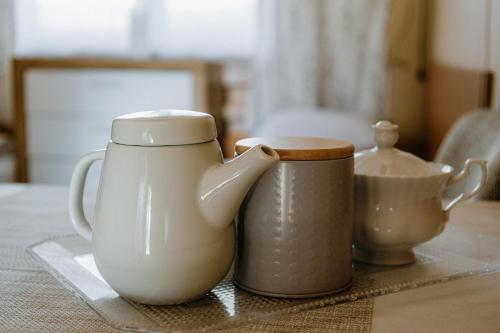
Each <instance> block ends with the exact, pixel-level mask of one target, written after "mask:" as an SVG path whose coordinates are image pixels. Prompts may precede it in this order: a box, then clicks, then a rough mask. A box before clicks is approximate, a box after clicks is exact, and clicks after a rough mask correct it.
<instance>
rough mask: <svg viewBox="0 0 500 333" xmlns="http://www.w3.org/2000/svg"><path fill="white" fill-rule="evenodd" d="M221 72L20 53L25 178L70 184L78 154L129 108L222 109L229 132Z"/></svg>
mask: <svg viewBox="0 0 500 333" xmlns="http://www.w3.org/2000/svg"><path fill="white" fill-rule="evenodd" d="M219 72H220V69H219V66H217V65H215V64H208V63H204V62H194V61H193V62H191V61H188V62H182V61H168V62H165V61H126V60H109V59H64V60H62V59H16V60H15V61H14V89H15V91H14V94H15V115H16V130H17V131H16V137H17V140H16V147H15V148H16V152H17V154H16V155H17V180H18V181H23V182H24V181H30V182H35V183H49V184H68V183H69V179H70V176H71V172H72V170H73V166H74V164H75V163H76V161H77V160H78V159H79V158H80V157H81V156H82V155H83V154H85V153H87V152H90V151H92V150H96V149H100V148H104V147H105V146H106V144H107V142H108V141H109V138H110V133H111V122H112V119H113V118H114V117H116V116H119V115H121V114H125V113H130V112H137V111H142V110H153V109H190V110H199V111H203V112H208V113H211V114H213V115H214V116H215V117H216V119H217V120H218V129H219V133H220V134H222V130H223V129H222V126H221V125H222V124H221V122H220V119H221V114H220V113H221V103H222V100H221V96H222V94H221V89H222V87H221V85H220V73H219ZM94 169H95V170H92V171H91V174H90V184H91V185H93V186H97V182H98V175H99V172H98V171H99V170H98V167H95V168H94Z"/></svg>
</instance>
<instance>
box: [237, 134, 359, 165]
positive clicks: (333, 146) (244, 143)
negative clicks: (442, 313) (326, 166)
mask: <svg viewBox="0 0 500 333" xmlns="http://www.w3.org/2000/svg"><path fill="white" fill-rule="evenodd" d="M258 144H262V145H265V146H268V147H271V148H272V149H274V150H275V151H276V152H277V153H278V155H279V156H280V160H281V161H321V160H334V159H339V158H346V157H351V156H352V155H353V154H354V146H353V145H352V143H350V142H347V141H341V140H335V139H327V138H314V137H255V138H247V139H242V140H239V141H238V142H236V145H235V150H236V154H238V155H240V154H243V153H244V152H245V151H246V150H248V149H250V148H251V147H253V146H255V145H258Z"/></svg>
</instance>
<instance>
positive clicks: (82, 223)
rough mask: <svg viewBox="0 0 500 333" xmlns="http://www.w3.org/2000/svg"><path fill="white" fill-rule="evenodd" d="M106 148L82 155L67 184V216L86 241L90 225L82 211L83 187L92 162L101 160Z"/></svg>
mask: <svg viewBox="0 0 500 333" xmlns="http://www.w3.org/2000/svg"><path fill="white" fill-rule="evenodd" d="M105 153H106V150H97V151H94V152H92V153H89V154H87V155H85V156H83V157H82V158H81V159H80V160H79V161H78V163H77V164H76V166H75V170H73V175H72V176H71V183H70V186H69V217H70V219H71V223H72V224H73V227H74V228H75V230H76V231H77V232H78V233H79V234H80V236H82V237H83V238H85V239H86V240H88V241H92V226H91V224H90V223H89V221H88V220H87V218H86V217H85V214H84V212H83V187H84V185H85V179H86V178H87V173H88V171H89V169H90V166H91V165H92V163H94V162H95V161H97V160H103V159H104V155H105Z"/></svg>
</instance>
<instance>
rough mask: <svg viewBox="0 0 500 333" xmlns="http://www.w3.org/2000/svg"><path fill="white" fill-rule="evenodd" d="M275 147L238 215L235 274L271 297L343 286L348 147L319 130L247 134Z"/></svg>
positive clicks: (244, 143) (347, 247)
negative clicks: (275, 159) (273, 159)
mask: <svg viewBox="0 0 500 333" xmlns="http://www.w3.org/2000/svg"><path fill="white" fill-rule="evenodd" d="M257 144H265V145H268V146H269V147H271V148H273V149H274V150H275V151H276V152H277V153H278V154H279V155H280V162H279V163H278V164H277V165H276V166H274V167H273V168H271V169H269V170H268V171H267V172H266V173H264V175H262V176H261V177H260V178H259V180H258V181H257V182H256V183H255V184H254V186H253V188H252V189H251V190H250V192H249V193H248V194H247V196H246V198H245V200H244V202H243V204H242V206H241V208H240V211H239V213H238V216H237V236H238V242H237V244H238V247H237V254H236V261H235V269H234V282H235V284H236V285H238V286H239V287H241V288H242V289H245V290H247V291H250V292H253V293H257V294H261V295H266V296H274V297H293V298H301V297H315V296H323V295H327V294H332V293H336V292H339V291H341V290H344V289H346V288H348V287H349V286H350V283H351V277H352V272H351V269H352V207H353V202H352V201H353V169H354V159H353V153H354V147H353V145H352V144H351V143H349V142H345V141H338V140H331V139H322V138H297V137H296V138H249V139H244V140H240V141H238V142H237V143H236V154H241V153H243V152H244V151H246V150H247V149H249V148H250V147H253V146H255V145H257Z"/></svg>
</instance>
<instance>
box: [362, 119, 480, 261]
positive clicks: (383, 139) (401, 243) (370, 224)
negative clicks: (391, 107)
mask: <svg viewBox="0 0 500 333" xmlns="http://www.w3.org/2000/svg"><path fill="white" fill-rule="evenodd" d="M373 129H374V137H375V142H376V144H377V146H376V147H375V148H372V149H369V150H364V151H361V152H359V153H357V154H356V155H355V176H354V195H355V197H354V235H353V236H354V252H353V255H354V258H355V259H356V260H358V261H362V262H366V263H370V264H376V265H403V264H409V263H412V262H414V261H415V254H414V253H413V248H414V247H415V246H417V245H418V244H421V243H424V242H426V241H428V240H430V239H432V238H434V237H435V236H437V235H438V234H440V233H441V232H442V231H443V229H444V227H445V224H446V221H447V220H448V216H449V213H450V210H451V209H452V208H453V207H454V206H455V205H456V204H458V203H459V202H461V201H463V200H466V199H468V198H471V197H473V196H474V195H476V194H477V193H478V192H479V191H480V190H481V188H482V186H483V185H484V183H485V181H486V161H482V160H473V159H469V160H467V161H466V162H465V166H464V169H463V170H462V171H461V172H460V173H458V174H457V175H456V176H453V168H452V167H451V166H449V165H445V164H439V163H433V162H426V161H424V160H422V159H420V158H418V157H416V156H414V155H412V154H409V153H407V152H403V151H401V150H398V149H396V148H394V144H395V143H396V142H397V140H398V126H397V125H394V124H392V123H390V122H389V121H379V122H378V123H377V124H376V125H374V126H373ZM473 165H477V166H478V167H479V168H480V171H481V177H480V180H479V182H478V184H477V185H476V186H475V188H474V189H473V190H472V191H470V192H465V193H462V194H460V195H459V196H458V197H456V198H455V199H453V200H452V201H451V202H450V203H448V204H447V205H445V206H444V208H443V203H442V196H443V193H444V191H445V189H446V187H447V186H449V185H451V184H454V183H456V182H458V181H461V180H462V179H464V178H465V177H467V176H468V175H469V173H470V169H471V167H472V166H473Z"/></svg>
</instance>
